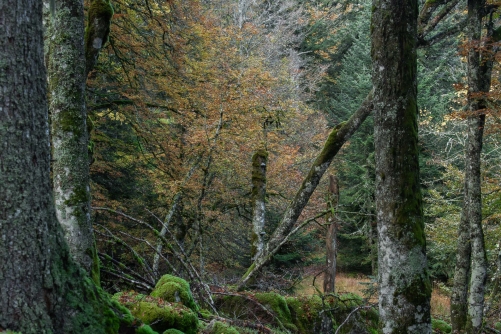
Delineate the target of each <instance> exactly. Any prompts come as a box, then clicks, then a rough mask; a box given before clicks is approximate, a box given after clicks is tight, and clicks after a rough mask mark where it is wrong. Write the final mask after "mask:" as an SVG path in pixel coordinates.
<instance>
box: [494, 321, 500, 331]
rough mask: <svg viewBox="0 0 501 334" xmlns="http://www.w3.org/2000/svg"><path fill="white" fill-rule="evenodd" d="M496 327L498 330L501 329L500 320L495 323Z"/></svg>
mask: <svg viewBox="0 0 501 334" xmlns="http://www.w3.org/2000/svg"><path fill="white" fill-rule="evenodd" d="M494 328H495V329H497V330H498V331H501V322H499V321H498V322H496V323H495V324H494Z"/></svg>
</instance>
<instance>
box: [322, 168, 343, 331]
mask: <svg viewBox="0 0 501 334" xmlns="http://www.w3.org/2000/svg"><path fill="white" fill-rule="evenodd" d="M338 203H339V186H338V180H337V178H336V177H335V176H334V175H330V176H329V192H328V199H327V210H329V211H330V213H329V214H328V216H327V223H328V226H327V236H326V237H325V249H326V252H325V262H326V263H325V272H324V284H323V288H324V294H333V293H334V292H335V288H336V264H337V261H336V256H337V217H336V215H337V213H336V212H337V209H338ZM324 306H325V305H324ZM332 325H333V324H332V317H331V314H330V312H327V311H324V312H323V313H322V324H321V329H320V332H321V333H325V334H329V333H332Z"/></svg>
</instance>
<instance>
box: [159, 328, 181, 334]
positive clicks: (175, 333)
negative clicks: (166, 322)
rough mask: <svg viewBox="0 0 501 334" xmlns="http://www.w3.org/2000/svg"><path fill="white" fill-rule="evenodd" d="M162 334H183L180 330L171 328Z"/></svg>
mask: <svg viewBox="0 0 501 334" xmlns="http://www.w3.org/2000/svg"><path fill="white" fill-rule="evenodd" d="M163 334H184V332H181V331H180V330H177V329H174V328H171V329H168V330H166V331H165V332H163Z"/></svg>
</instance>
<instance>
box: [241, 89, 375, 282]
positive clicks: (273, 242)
mask: <svg viewBox="0 0 501 334" xmlns="http://www.w3.org/2000/svg"><path fill="white" fill-rule="evenodd" d="M371 110H372V93H369V95H368V96H367V97H366V98H365V100H364V102H363V103H362V105H361V106H360V108H359V109H358V110H357V111H356V112H355V113H354V114H353V115H352V116H351V117H350V119H349V120H348V121H346V122H343V123H340V124H338V125H337V126H336V127H335V128H334V129H333V130H332V132H331V133H330V135H329V137H328V138H327V141H326V142H325V145H324V148H323V149H322V151H321V152H320V154H319V155H318V156H317V158H316V159H315V162H314V163H313V165H312V166H311V169H310V172H309V173H308V175H307V176H306V178H305V179H304V180H303V183H302V185H301V187H300V188H299V190H298V192H297V193H296V195H295V196H294V199H293V200H292V201H291V203H290V204H289V206H288V207H287V209H286V211H285V214H284V216H283V218H282V221H281V222H280V223H279V225H278V226H277V228H276V229H275V231H274V232H273V234H272V235H271V237H270V240H269V241H268V242H267V243H266V245H265V246H264V249H263V252H262V253H261V254H260V255H259V256H257V257H256V258H255V259H254V262H253V263H252V265H251V266H250V268H249V269H248V270H247V272H246V273H245V275H244V276H243V277H242V278H241V279H240V282H239V284H238V288H239V289H243V288H245V287H246V286H247V285H248V284H249V283H250V282H251V280H252V279H253V278H254V276H255V275H256V273H257V272H258V271H259V270H260V269H261V268H262V267H263V266H264V265H265V264H267V263H268V262H269V261H270V260H271V258H272V257H273V255H274V254H275V253H276V252H277V251H278V250H279V249H280V247H281V246H282V245H283V244H284V243H285V242H286V241H287V240H288V239H289V237H290V236H291V232H293V227H294V225H295V224H296V222H297V219H298V218H299V215H300V214H301V212H302V211H303V209H304V207H305V206H306V204H307V203H308V200H309V199H310V196H311V195H312V194H313V192H314V191H315V189H316V188H317V186H318V183H319V182H320V179H321V178H322V176H323V175H324V173H325V171H326V170H327V168H328V167H329V165H330V164H331V162H332V159H334V157H335V156H336V154H337V153H338V152H339V150H340V149H341V147H342V146H343V144H344V143H345V142H346V141H347V140H348V139H350V138H351V136H352V135H353V134H354V133H355V131H356V130H357V129H358V128H359V127H360V125H361V124H362V123H363V122H364V121H365V119H366V118H367V116H369V114H370V112H371Z"/></svg>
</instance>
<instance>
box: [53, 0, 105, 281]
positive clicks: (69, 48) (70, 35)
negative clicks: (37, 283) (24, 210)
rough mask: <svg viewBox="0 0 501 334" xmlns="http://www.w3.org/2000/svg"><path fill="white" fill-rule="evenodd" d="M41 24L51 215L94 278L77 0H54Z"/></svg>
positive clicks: (81, 16) (96, 274) (96, 272)
mask: <svg viewBox="0 0 501 334" xmlns="http://www.w3.org/2000/svg"><path fill="white" fill-rule="evenodd" d="M46 3H47V1H46ZM45 28H46V31H45V34H46V36H45V42H46V44H47V48H46V61H47V74H48V91H49V112H50V115H51V120H50V124H51V137H52V138H51V139H52V155H53V159H52V175H53V176H52V178H53V188H54V201H55V207H56V214H57V218H58V220H59V222H60V224H61V226H62V227H63V230H64V233H65V237H66V241H67V243H68V246H69V247H70V251H71V253H72V256H73V258H74V259H75V261H76V262H77V263H78V264H80V266H82V268H84V269H85V270H87V272H89V273H92V275H93V279H94V281H95V282H96V283H98V282H99V264H98V259H97V254H96V248H95V243H94V234H93V229H92V222H91V215H90V176H89V157H88V144H89V136H88V131H87V123H86V122H87V110H86V105H85V82H86V77H87V75H86V65H85V56H84V8H83V0H65V1H57V2H56V3H55V8H53V10H52V11H51V13H50V15H49V19H46V21H45Z"/></svg>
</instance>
